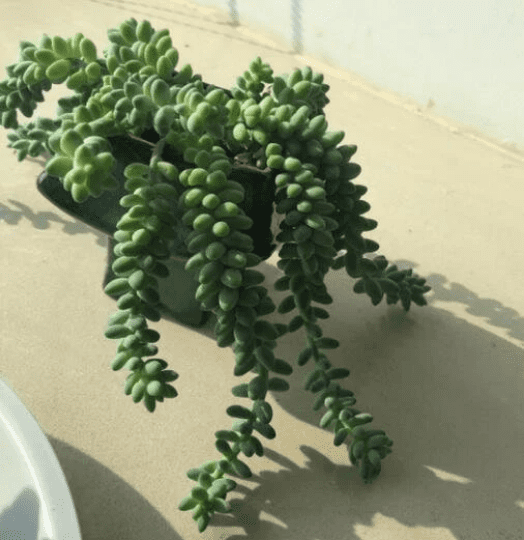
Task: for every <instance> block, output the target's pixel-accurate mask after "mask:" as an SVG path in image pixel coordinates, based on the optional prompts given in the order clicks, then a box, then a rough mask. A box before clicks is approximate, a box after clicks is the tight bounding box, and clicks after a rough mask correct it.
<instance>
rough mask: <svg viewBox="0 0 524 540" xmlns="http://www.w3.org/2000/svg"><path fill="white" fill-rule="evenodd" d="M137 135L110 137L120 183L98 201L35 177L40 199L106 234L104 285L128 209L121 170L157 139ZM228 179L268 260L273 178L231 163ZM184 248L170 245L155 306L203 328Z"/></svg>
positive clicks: (177, 160) (172, 157)
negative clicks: (79, 198)
mask: <svg viewBox="0 0 524 540" xmlns="http://www.w3.org/2000/svg"><path fill="white" fill-rule="evenodd" d="M141 138H142V139H143V140H138V139H135V138H131V137H128V136H119V137H112V138H110V139H109V141H110V143H111V146H112V149H113V155H114V156H115V158H116V160H117V165H116V171H115V176H116V178H117V180H118V181H119V187H118V189H117V190H116V191H111V192H105V193H104V194H102V195H101V196H100V197H98V198H96V199H95V198H89V199H87V200H86V201H84V202H82V203H77V202H75V201H74V200H73V198H72V197H71V195H70V193H69V192H68V191H66V190H65V189H64V188H63V186H62V184H61V182H60V180H59V179H58V178H56V177H53V176H49V175H48V174H47V173H46V172H45V171H44V172H43V173H41V174H40V175H39V176H38V179H37V189H38V191H39V192H40V193H41V194H42V195H43V196H44V197H46V198H47V199H48V200H50V201H51V202H52V203H53V204H55V205H56V206H57V207H58V208H60V209H61V210H63V211H64V212H66V213H67V214H69V215H71V216H72V217H74V218H75V219H78V220H80V221H82V222H84V223H86V224H87V225H89V226H91V227H93V228H95V229H97V230H99V231H101V232H102V233H104V234H106V235H107V236H108V237H109V242H108V256H107V268H106V273H105V276H104V280H103V287H104V288H105V286H106V285H107V283H109V281H111V280H112V279H113V278H114V277H115V275H114V273H113V271H112V269H111V265H112V263H113V261H114V258H115V255H114V252H113V250H114V247H115V244H116V241H115V240H114V238H113V235H114V233H115V232H116V230H117V228H116V224H117V222H118V220H119V219H120V218H121V217H122V215H123V214H124V213H125V212H126V209H125V208H122V207H121V206H120V204H119V201H120V199H121V198H122V197H123V196H124V195H126V194H127V191H126V190H125V188H124V182H125V178H124V175H123V171H124V169H125V167H126V166H127V165H129V164H130V163H134V162H137V161H138V162H142V163H148V162H149V158H150V156H151V150H152V146H151V143H155V142H156V141H157V140H158V136H157V135H156V133H155V132H154V131H152V132H147V133H144V134H142V137H141ZM145 141H146V142H145ZM147 141H149V144H148V142H147ZM162 159H164V160H166V161H169V162H171V163H173V164H174V165H175V166H176V167H177V168H178V169H179V170H183V169H185V168H188V167H194V165H192V164H188V163H185V162H184V161H183V159H182V158H181V156H180V155H177V153H176V152H175V151H174V149H173V148H172V147H166V149H165V151H164V153H163V154H162ZM230 179H231V180H234V181H236V182H239V183H240V184H242V185H243V186H244V189H245V198H244V201H243V202H242V203H241V204H240V206H241V207H242V208H243V210H244V212H245V213H246V214H247V215H248V216H249V217H251V218H252V219H253V222H254V225H253V227H252V228H251V229H250V230H248V231H246V233H247V234H249V235H250V236H251V237H252V238H253V243H254V252H255V253H256V254H257V255H259V256H260V257H262V258H264V259H266V258H267V257H269V256H270V255H271V253H272V251H273V249H274V247H275V246H274V244H272V241H273V235H272V233H271V217H272V214H273V202H274V192H275V183H274V176H273V175H272V174H271V173H270V172H269V171H260V170H258V169H256V168H254V167H251V166H247V165H240V164H235V165H234V167H233V170H232V171H231V174H230ZM184 247H185V246H181V249H178V250H177V249H174V252H173V253H172V256H171V257H170V259H168V260H167V261H163V262H164V264H166V265H167V266H168V268H169V273H170V275H169V277H167V278H158V283H159V292H160V302H161V304H160V305H159V306H158V309H159V311H160V312H161V313H162V315H164V316H168V317H170V318H173V319H176V320H177V321H179V322H182V323H184V324H187V325H190V326H201V325H202V324H204V323H205V322H206V320H207V318H208V314H209V313H208V312H204V311H202V310H201V309H200V303H199V302H197V301H196V300H195V293H196V289H197V287H198V282H196V281H195V280H193V278H192V277H191V276H190V275H189V274H188V273H187V272H186V271H185V269H184V266H185V263H186V261H187V258H188V253H187V252H186V251H185V250H184Z"/></svg>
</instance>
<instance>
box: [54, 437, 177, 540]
mask: <svg viewBox="0 0 524 540" xmlns="http://www.w3.org/2000/svg"><path fill="white" fill-rule="evenodd" d="M48 439H49V442H50V443H51V445H52V447H53V449H54V451H55V452H56V454H57V457H58V460H59V462H60V466H61V467H62V470H63V471H64V475H65V477H66V479H67V483H68V486H69V489H70V491H71V495H72V497H73V501H74V504H75V509H76V513H77V516H78V522H79V524H80V529H81V532H82V538H83V540H107V539H108V538H125V539H126V540H144V539H146V538H155V540H179V539H180V540H181V537H180V535H179V534H177V533H176V532H175V531H174V530H173V528H172V526H171V525H170V524H169V522H168V521H167V520H166V519H165V518H164V517H163V516H162V514H160V512H158V511H157V510H156V509H155V508H154V507H153V506H152V505H151V504H150V503H149V502H148V501H147V499H145V498H144V497H143V496H142V495H140V493H138V492H137V491H136V490H135V489H134V488H133V487H132V486H130V485H129V484H128V483H127V482H126V481H125V480H124V479H122V478H121V477H120V476H118V475H117V474H115V473H114V472H113V471H111V469H108V468H107V467H106V466H104V465H102V464H101V463H100V462H99V461H97V460H96V459H94V458H92V457H90V456H88V455H87V454H84V452H81V451H80V450H78V449H77V448H75V447H73V446H71V445H69V444H67V443H65V442H64V441H61V440H59V439H56V438H54V437H50V436H49V435H48Z"/></svg>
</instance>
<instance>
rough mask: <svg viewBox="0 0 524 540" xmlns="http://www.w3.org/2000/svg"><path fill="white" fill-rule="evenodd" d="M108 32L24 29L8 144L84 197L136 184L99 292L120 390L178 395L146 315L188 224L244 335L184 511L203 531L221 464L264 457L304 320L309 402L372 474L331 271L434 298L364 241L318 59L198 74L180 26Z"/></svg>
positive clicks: (379, 447) (239, 472) (221, 325)
mask: <svg viewBox="0 0 524 540" xmlns="http://www.w3.org/2000/svg"><path fill="white" fill-rule="evenodd" d="M108 37H109V41H110V45H109V46H108V47H107V48H106V49H105V50H104V53H103V57H102V58H99V57H98V55H97V52H96V46H95V45H94V43H93V42H92V41H91V40H89V39H88V38H86V37H84V36H83V34H81V33H79V34H76V35H75V36H74V37H72V38H69V39H64V38H61V37H59V36H54V37H52V38H51V37H49V36H47V35H44V36H43V37H42V39H41V41H40V43H39V45H34V44H32V43H30V42H28V41H23V42H22V43H21V48H20V57H19V62H18V63H15V64H12V65H10V66H8V67H7V74H8V78H7V79H6V80H5V81H2V82H0V115H1V123H2V125H3V126H4V127H5V128H7V129H11V130H12V131H11V132H10V133H9V135H8V137H9V141H10V144H9V146H10V147H11V148H13V149H15V150H16V151H17V155H18V159H19V160H20V161H21V160H22V159H24V158H25V157H26V156H27V155H29V156H33V157H34V156H38V155H43V154H46V153H48V154H50V155H51V158H50V159H49V160H48V161H47V163H46V166H45V168H46V171H47V173H48V174H49V175H51V176H53V177H57V178H58V179H59V181H60V182H61V183H62V186H63V187H64V189H65V190H67V191H68V192H70V193H71V196H72V198H73V199H74V200H75V201H76V202H83V201H85V200H86V199H88V198H89V197H95V198H96V197H100V196H101V195H102V194H103V193H104V192H106V191H113V190H115V189H117V187H118V186H119V182H123V183H124V187H125V190H126V195H124V196H123V197H122V198H121V199H120V206H121V207H122V209H123V213H122V217H121V218H120V219H119V221H118V223H117V224H116V226H117V231H116V232H115V234H114V239H115V241H116V246H115V248H114V254H115V260H114V262H113V263H112V270H113V272H114V274H115V276H116V277H115V278H114V279H113V280H112V281H111V282H110V283H109V284H108V285H107V287H106V289H105V291H106V292H107V293H108V294H110V295H112V296H115V297H117V298H118V299H117V307H118V311H117V312H116V313H115V314H114V315H112V316H111V317H110V319H109V324H108V328H107V330H106V332H105V336H106V337H107V338H109V339H117V340H119V343H118V346H117V353H116V356H115V358H114V359H113V361H112V362H111V368H112V369H113V370H115V371H117V370H120V369H122V368H125V369H126V370H128V371H129V372H130V373H129V375H128V376H127V379H126V382H125V385H124V392H125V394H127V395H130V396H131V397H132V399H133V401H134V402H140V401H143V403H144V405H145V406H146V408H147V409H148V410H149V411H151V412H153V411H154V410H155V407H156V404H157V402H163V401H164V399H165V398H174V397H176V396H177V390H176V389H175V388H174V386H172V385H171V383H173V382H174V381H175V380H177V378H178V374H177V373H176V372H175V371H172V370H169V369H168V363H167V362H166V361H165V360H163V359H161V358H157V354H158V347H157V346H156V345H155V344H156V343H157V342H158V340H159V338H160V335H159V333H158V332H157V331H156V330H153V329H152V328H150V327H149V326H150V322H156V321H159V320H160V318H161V314H160V311H159V308H158V305H159V303H160V300H161V299H160V295H159V287H158V278H165V277H167V276H168V275H169V269H168V267H167V265H166V264H165V262H166V260H167V259H169V258H170V257H171V255H172V254H173V250H174V247H175V246H176V245H178V243H179V241H180V239H182V241H183V243H184V246H185V253H186V254H187V255H188V260H187V264H186V270H187V272H189V273H190V274H191V275H192V276H193V277H194V279H195V280H196V282H197V283H198V288H197V290H196V296H195V297H196V300H198V302H200V304H201V307H202V309H203V310H206V311H211V312H213V314H214V315H215V317H216V325H215V335H216V341H217V344H218V346H219V347H232V349H233V352H234V357H235V366H234V374H235V375H236V376H242V375H246V374H248V373H252V375H253V376H252V378H251V379H250V380H249V382H244V383H242V384H239V385H237V386H235V387H234V388H233V390H232V393H233V396H234V397H235V398H243V399H248V400H249V405H246V404H245V402H243V403H244V404H239V403H236V404H233V405H231V406H230V407H229V408H228V409H227V411H226V412H227V414H228V415H229V416H231V417H232V418H233V419H234V421H233V424H232V426H231V429H222V430H219V431H217V432H216V433H215V438H216V441H215V446H216V449H217V450H218V452H219V454H221V457H220V458H219V459H217V460H209V461H206V462H205V463H203V464H202V465H201V466H200V467H198V468H194V469H191V470H190V471H188V477H189V478H190V479H192V480H194V481H195V482H196V483H197V485H196V486H194V487H193V489H192V490H191V493H190V495H188V496H187V497H185V498H184V499H183V500H182V502H181V503H180V506H179V508H180V509H181V510H193V518H194V519H195V521H196V522H197V525H198V528H199V530H200V531H203V530H205V529H206V527H207V526H208V524H209V522H210V520H211V518H212V516H213V514H214V513H215V512H229V511H230V506H229V504H228V503H227V502H226V497H227V494H228V493H229V492H230V491H232V490H234V489H235V487H236V482H235V481H234V480H233V479H231V478H226V477H225V475H226V474H227V475H236V476H239V477H242V478H248V477H250V476H251V474H252V473H251V470H250V468H249V466H248V465H247V464H246V463H245V461H243V460H242V459H241V458H240V455H241V454H243V455H244V456H245V457H248V458H249V457H252V456H253V455H255V454H256V455H257V456H263V454H264V447H263V444H262V442H261V440H260V438H259V437H260V436H262V437H264V438H266V439H273V438H274V437H275V436H276V433H275V430H274V428H273V427H272V425H271V421H272V417H273V411H272V408H271V405H270V404H269V403H268V402H267V401H266V396H267V393H268V392H270V391H276V392H282V391H286V390H287V389H288V388H289V383H288V382H287V380H286V379H285V377H286V376H287V375H289V374H291V373H292V371H293V367H292V365H291V364H290V363H288V362H287V361H286V360H284V359H282V358H277V357H276V355H275V349H276V346H277V341H278V339H279V338H280V337H281V336H283V335H284V334H286V333H292V332H298V331H301V332H303V334H304V347H303V349H302V350H301V352H300V354H299V355H298V358H297V365H298V366H305V365H306V364H308V363H309V364H310V366H312V368H311V370H310V372H309V373H308V375H307V378H306V384H305V388H306V390H308V391H310V392H311V393H312V394H314V396H315V398H314V402H313V409H314V410H316V411H321V410H322V411H321V412H322V416H321V419H320V426H321V427H323V428H329V429H332V430H333V433H334V444H335V445H336V446H339V445H342V444H343V443H344V442H345V441H346V439H347V438H348V437H349V438H350V439H351V443H350V448H349V457H350V461H351V463H352V464H353V465H355V466H358V469H359V473H360V475H361V477H362V479H363V480H364V482H365V483H370V482H372V481H373V480H375V479H376V478H377V477H378V475H379V473H380V470H381V461H382V459H384V458H385V457H386V456H387V455H388V454H389V453H391V446H392V444H393V441H392V440H391V439H389V438H388V436H387V435H386V434H385V432H384V431H383V430H377V429H366V428H365V427H364V426H365V425H366V424H369V423H370V422H371V421H372V420H373V417H372V416H371V415H370V414H368V413H364V412H361V411H360V410H358V409H356V408H354V405H355V404H356V398H355V396H354V394H353V392H351V391H350V390H348V389H345V388H343V387H342V386H341V385H340V384H339V381H341V380H342V379H345V378H347V377H348V375H349V370H348V369H346V368H342V367H334V366H332V364H331V363H330V361H329V357H328V354H329V351H330V350H333V349H336V348H337V347H338V346H339V342H338V341H337V340H336V339H334V338H332V337H328V336H325V335H324V333H323V330H322V321H323V320H326V319H328V318H329V312H328V311H327V310H326V309H325V307H323V306H327V305H329V304H331V303H332V302H333V299H332V297H331V296H330V294H329V292H328V290H327V288H326V285H325V276H326V274H327V273H328V272H329V271H330V270H331V269H333V270H339V269H342V268H344V269H345V270H346V272H347V274H348V275H349V276H350V277H351V278H354V279H356V280H357V281H356V283H355V285H354V291H355V292H357V293H366V294H367V295H368V296H369V297H370V298H371V301H372V303H373V305H377V304H378V303H380V302H381V300H382V299H383V298H384V297H386V301H387V303H388V304H394V303H397V302H398V301H400V302H401V305H402V306H403V308H404V309H405V310H406V311H407V310H409V308H410V305H411V303H412V302H413V303H415V304H417V305H420V306H422V305H425V304H426V300H425V298H424V294H425V293H426V292H428V291H429V290H430V287H429V286H427V285H426V284H425V279H423V278H420V277H418V276H417V275H416V274H413V273H412V271H411V270H402V271H400V270H398V268H397V267H396V266H394V265H389V263H388V261H387V260H386V258H385V257H383V256H380V257H375V258H374V259H371V258H369V257H368V256H366V255H367V254H369V253H373V252H375V251H376V250H377V249H378V248H379V246H378V244H377V243H376V242H374V241H373V240H370V239H367V238H364V237H363V236H362V234H363V233H365V232H368V231H371V230H373V229H375V228H376V226H377V222H376V221H374V220H372V219H369V218H366V217H364V214H366V213H367V212H368V211H369V209H370V205H369V204H368V203H367V202H366V201H364V200H363V199H362V196H363V195H364V194H365V193H366V188H365V187H364V186H362V185H358V184H355V183H354V182H353V181H354V180H355V178H356V177H357V176H358V175H359V174H360V172H361V169H360V166H359V165H358V164H356V163H354V162H352V161H351V159H352V157H353V155H354V154H355V152H356V150H357V148H356V146H354V145H342V144H341V143H342V141H343V139H344V132H343V131H329V130H328V123H327V120H326V117H325V114H324V107H325V105H326V104H327V103H328V102H329V100H328V98H327V96H326V93H327V91H328V90H329V86H328V85H327V84H325V83H324V81H323V76H322V75H321V74H317V73H313V71H312V70H311V69H310V68H309V67H305V68H303V69H301V70H300V69H295V70H294V71H293V72H292V73H290V74H288V75H282V76H274V74H273V70H272V69H271V67H270V66H269V65H268V64H266V63H264V62H262V60H261V59H260V58H256V59H255V60H254V61H253V62H251V64H250V65H249V69H248V70H246V71H245V72H244V73H243V74H242V75H241V76H240V77H238V79H237V81H236V85H235V86H234V87H233V88H232V89H231V90H225V89H221V88H217V87H214V86H212V85H208V84H206V83H204V82H203V81H202V78H201V77H200V75H195V74H194V73H193V70H192V67H191V66H190V65H189V64H186V65H184V66H182V67H181V68H180V69H179V70H178V71H176V70H175V68H176V66H177V63H178V51H177V49H176V48H174V47H173V44H172V41H171V37H170V36H169V31H168V30H160V31H155V30H154V29H153V28H152V27H151V24H150V23H149V22H148V21H141V22H137V21H136V20H135V19H129V20H127V21H124V22H123V23H122V24H121V25H120V26H119V27H118V28H117V29H112V30H110V31H109V32H108ZM62 83H65V84H66V86H67V87H68V88H69V89H70V90H71V91H72V95H71V96H70V97H67V98H62V99H60V100H59V102H58V104H59V109H58V113H57V118H56V119H47V118H39V119H37V120H36V121H34V122H29V123H27V124H25V125H19V124H18V119H17V111H20V112H21V113H22V114H23V115H24V116H26V117H31V116H32V114H33V112H34V110H35V108H36V104H37V103H38V102H41V101H43V100H44V97H43V93H44V92H46V91H48V90H50V88H51V87H52V85H53V84H62ZM152 131H153V132H154V134H155V141H154V142H152V143H151V156H150V159H149V160H146V161H145V162H134V163H131V164H128V165H127V166H126V167H125V168H124V170H123V178H117V176H116V174H115V172H116V170H117V165H118V163H117V160H116V159H115V156H114V148H113V146H112V142H111V141H112V140H113V138H114V137H122V136H128V137H135V138H140V137H142V136H144V134H145V133H151V132H152ZM167 149H171V150H174V151H175V152H176V153H177V155H179V156H180V160H179V161H178V162H177V163H176V164H175V163H173V162H171V161H170V160H169V159H167V158H166V157H165V156H166V150H167ZM240 156H242V157H243V159H247V160H248V162H249V163H250V164H251V165H252V166H253V167H256V168H257V169H258V170H261V171H269V172H270V173H271V175H272V178H273V179H274V186H275V189H274V194H273V200H274V204H275V211H276V212H277V213H278V214H279V215H280V216H281V218H282V221H281V223H280V232H279V233H278V235H277V237H276V239H277V241H278V242H279V243H280V247H279V252H278V255H279V261H278V268H279V269H281V270H282V272H283V276H282V277H281V278H279V279H278V280H277V281H276V283H275V284H274V287H275V288H276V289H277V290H278V291H283V292H285V293H286V296H285V297H284V299H283V300H282V301H281V302H280V303H279V305H278V306H276V305H275V304H274V302H273V301H272V299H271V296H270V294H269V290H268V288H267V287H266V286H265V278H264V275H263V274H262V273H261V272H259V271H258V270H256V269H255V268H256V267H257V266H258V265H259V264H260V263H261V261H262V257H261V256H260V255H259V254H257V253H256V252H255V249H254V242H253V238H252V235H251V233H250V230H251V229H252V227H253V225H254V222H253V219H252V218H251V217H250V216H249V215H248V214H247V213H246V211H245V210H244V206H245V202H246V201H245V199H246V189H245V186H244V185H243V184H242V183H241V182H240V181H238V182H237V181H235V180H233V179H232V178H231V171H232V169H233V166H234V163H235V159H237V158H239V157H240ZM275 311H277V312H278V313H279V314H281V315H289V317H290V318H289V320H288V321H287V322H286V323H272V322H269V321H268V320H267V319H266V316H267V315H270V314H274V312H275Z"/></svg>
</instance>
